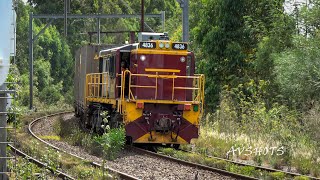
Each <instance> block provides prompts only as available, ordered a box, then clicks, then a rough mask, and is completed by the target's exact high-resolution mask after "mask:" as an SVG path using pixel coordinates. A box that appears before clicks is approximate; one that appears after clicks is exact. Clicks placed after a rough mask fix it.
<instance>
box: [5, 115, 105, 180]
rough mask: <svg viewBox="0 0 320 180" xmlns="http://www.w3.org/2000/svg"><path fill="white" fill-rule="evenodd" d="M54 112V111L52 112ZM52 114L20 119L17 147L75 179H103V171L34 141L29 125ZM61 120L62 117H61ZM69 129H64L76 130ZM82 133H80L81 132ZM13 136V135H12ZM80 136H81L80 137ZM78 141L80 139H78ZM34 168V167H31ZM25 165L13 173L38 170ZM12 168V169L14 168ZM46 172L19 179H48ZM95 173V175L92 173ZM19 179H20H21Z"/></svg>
mask: <svg viewBox="0 0 320 180" xmlns="http://www.w3.org/2000/svg"><path fill="white" fill-rule="evenodd" d="M51 112H52V111H51ZM48 114H50V113H49V111H46V112H35V113H30V114H27V115H24V116H21V117H20V121H21V125H20V126H18V127H20V128H18V129H17V133H16V139H17V143H16V146H17V147H18V148H19V149H21V150H23V151H24V152H26V153H27V154H28V155H31V156H33V157H35V158H37V159H41V160H42V161H44V162H46V163H47V164H49V165H51V166H55V167H54V168H56V169H64V170H66V171H67V173H68V174H70V175H71V176H73V177H76V178H77V179H103V173H102V170H101V169H97V168H94V167H92V166H91V165H90V164H89V163H88V162H86V161H83V160H80V159H78V158H75V157H73V156H70V155H68V154H65V153H57V152H56V150H53V149H51V148H48V147H47V146H46V145H43V144H42V143H41V142H39V141H37V140H35V139H33V138H31V137H30V135H29V133H28V132H27V128H26V127H27V125H28V124H29V123H30V122H31V121H32V120H33V119H35V118H37V117H41V116H44V115H48ZM60 119H61V117H60ZM64 127H68V128H62V129H64V130H65V129H68V130H69V129H74V127H72V126H64ZM65 131H67V130H65ZM79 132H80V131H79ZM11 136H12V134H11ZM78 136H79V135H78ZM41 138H44V139H47V140H48V139H49V140H61V139H63V138H65V137H62V136H60V135H59V134H57V135H50V136H42V137H41ZM77 139H78V138H77ZM30 166H32V167H30ZM30 166H29V165H28V166H27V165H25V166H24V167H19V168H20V169H13V171H15V172H18V173H20V174H21V171H23V172H30V170H29V169H36V168H33V165H30ZM12 167H13V166H11V167H10V168H12ZM45 172H46V170H41V171H35V172H32V173H27V174H23V176H22V175H20V174H18V176H20V177H19V178H22V179H30V178H34V176H36V175H37V176H45V177H44V178H43V179H45V178H48V177H50V176H51V175H50V176H48V174H46V173H45ZM91 172H94V173H91ZM107 174H108V173H107V172H105V173H104V175H105V177H106V175H107ZM19 178H18V179H19Z"/></svg>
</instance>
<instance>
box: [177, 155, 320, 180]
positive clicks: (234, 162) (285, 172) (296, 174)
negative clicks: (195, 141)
mask: <svg viewBox="0 0 320 180" xmlns="http://www.w3.org/2000/svg"><path fill="white" fill-rule="evenodd" d="M179 151H182V152H186V153H194V152H192V151H187V150H182V149H179ZM206 157H209V158H213V159H218V160H223V161H226V162H229V163H233V164H236V165H239V166H250V167H254V168H256V169H259V170H265V171H268V172H281V173H284V174H288V175H290V176H304V177H307V178H309V179H315V180H320V178H317V177H313V176H308V175H303V174H299V173H294V172H289V171H283V170H279V169H274V168H268V167H263V166H256V165H252V164H247V163H242V162H237V161H232V160H229V159H225V158H220V157H215V156H209V155H206Z"/></svg>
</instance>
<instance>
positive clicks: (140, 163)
mask: <svg viewBox="0 0 320 180" xmlns="http://www.w3.org/2000/svg"><path fill="white" fill-rule="evenodd" d="M62 117H63V119H64V120H65V121H77V119H76V118H75V117H73V114H72V113H70V114H66V115H62ZM55 120H57V117H56V116H55V117H48V118H46V119H45V120H42V121H39V122H38V123H36V124H35V125H34V126H33V132H34V133H35V134H36V135H38V136H50V135H54V134H53V124H54V122H55ZM65 128H69V127H65ZM70 130H71V129H70ZM48 142H49V143H51V144H52V145H54V146H56V147H58V148H60V149H62V150H65V151H67V152H69V153H72V154H75V155H78V156H80V157H83V158H84V159H86V160H88V161H93V162H97V163H99V164H102V159H101V158H99V157H96V156H93V155H91V154H89V153H88V152H86V151H85V150H83V149H82V148H81V147H78V146H72V145H70V144H68V143H66V142H63V141H53V140H48ZM106 164H107V166H108V167H111V168H113V169H116V170H118V171H121V172H125V173H127V174H130V175H132V176H134V177H137V178H139V179H235V178H231V177H227V176H223V175H221V174H218V173H215V172H211V171H207V170H202V169H195V168H193V167H190V166H186V165H183V164H180V163H177V162H172V161H169V160H165V159H161V158H158V157H153V156H149V155H145V154H141V153H137V152H134V151H130V150H128V149H124V150H123V151H122V152H121V153H120V155H119V158H117V159H115V160H114V161H107V162H106Z"/></svg>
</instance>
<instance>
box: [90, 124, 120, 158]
mask: <svg viewBox="0 0 320 180" xmlns="http://www.w3.org/2000/svg"><path fill="white" fill-rule="evenodd" d="M94 140H95V141H96V142H97V143H98V144H100V145H101V146H102V148H103V153H104V155H105V157H106V158H108V159H111V160H112V159H115V158H116V156H117V154H118V153H119V152H120V150H121V149H123V147H124V145H125V142H126V134H125V129H124V128H116V129H110V130H109V132H107V133H104V134H103V135H102V136H96V137H95V138H94Z"/></svg>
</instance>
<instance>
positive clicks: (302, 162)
mask: <svg viewBox="0 0 320 180" xmlns="http://www.w3.org/2000/svg"><path fill="white" fill-rule="evenodd" d="M311 166H312V163H311V161H310V160H309V159H305V158H301V159H299V160H298V162H297V164H296V168H297V171H298V172H299V173H300V174H309V172H310V169H311Z"/></svg>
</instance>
